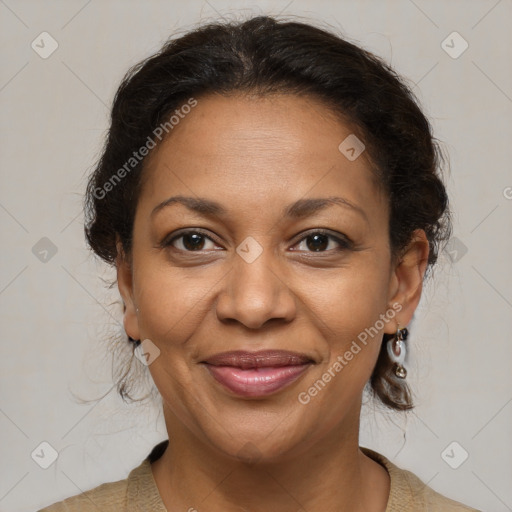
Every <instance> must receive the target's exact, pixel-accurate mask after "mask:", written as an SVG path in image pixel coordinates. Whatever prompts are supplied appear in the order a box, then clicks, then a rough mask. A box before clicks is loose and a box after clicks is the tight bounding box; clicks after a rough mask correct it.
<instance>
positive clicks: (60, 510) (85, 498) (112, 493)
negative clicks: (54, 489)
mask: <svg viewBox="0 0 512 512" xmlns="http://www.w3.org/2000/svg"><path fill="white" fill-rule="evenodd" d="M127 488H128V479H126V480H119V481H118V482H109V483H106V484H102V485H100V486H98V487H95V488H94V489H91V490H89V491H86V492H83V493H80V494H77V495H75V496H71V497H70V498H67V499H65V500H63V501H59V502H58V503H54V504H53V505H50V506H49V507H46V508H43V509H42V510H40V511H39V512H74V511H77V512H78V511H83V512H89V511H91V512H92V511H95V512H97V511H98V510H102V511H105V512H109V511H114V510H116V511H118V510H125V508H126V490H127Z"/></svg>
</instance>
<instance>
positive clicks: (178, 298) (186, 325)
mask: <svg viewBox="0 0 512 512" xmlns="http://www.w3.org/2000/svg"><path fill="white" fill-rule="evenodd" d="M140 267H141V268H140V270H139V272H138V273H137V275H136V282H137V300H138V307H139V315H140V318H139V327H140V330H141V335H142V336H145V337H146V338H150V339H154V340H156V341H158V343H159V344H164V345H166V346H167V345H176V344H178V345H179V344H181V343H182V342H184V341H186V339H187V338H188V337H189V336H190V335H191V334H192V332H193V331H194V329H195V328H196V327H197V326H198V325H200V323H201V321H202V320H203V318H204V315H205V314H206V312H207V311H208V309H209V307H211V306H209V304H208V301H209V293H208V290H209V289H210V288H212V287H213V286H214V284H215V283H216V282H217V281H218V280H219V279H220V278H221V276H222V273H221V272H220V269H218V268H217V269H215V268H214V267H210V268H209V269H204V270H203V271H202V272H198V270H197V269H183V268H175V267H174V268H173V267H172V266H170V265H165V264H163V265H162V264H161V263H160V262H159V261H149V260H148V261H147V264H146V265H144V264H142V265H140Z"/></svg>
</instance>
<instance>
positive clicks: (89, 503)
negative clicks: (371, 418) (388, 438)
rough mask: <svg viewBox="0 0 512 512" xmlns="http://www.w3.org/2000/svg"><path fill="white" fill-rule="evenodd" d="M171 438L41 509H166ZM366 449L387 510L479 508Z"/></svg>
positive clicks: (63, 511) (452, 511)
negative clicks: (120, 475)
mask: <svg viewBox="0 0 512 512" xmlns="http://www.w3.org/2000/svg"><path fill="white" fill-rule="evenodd" d="M168 443H169V441H168V440H167V441H163V442H161V443H159V444H157V445H156V446H155V447H154V448H153V450H152V452H151V453H150V454H149V455H148V456H147V457H146V459H144V460H143V461H142V463H141V464H140V465H139V466H137V467H136V468H134V469H133V470H132V471H131V472H130V474H129V475H128V478H126V479H125V480H120V481H118V482H110V483H106V484H102V485H100V486H99V487H95V488H94V489H92V490H90V491H87V492H84V493H83V494H78V495H76V496H72V497H71V498H68V499H66V500H64V501H59V502H58V503H55V504H54V505H51V506H49V507H47V508H44V509H42V510H40V511H39V512H98V510H101V512H121V511H126V512H136V511H137V512H143V511H144V512H149V511H151V512H167V510H166V508H165V506H164V504H163V502H162V499H161V497H160V494H159V493H158V488H157V486H156V482H155V480H154V478H153V472H152V471H151V463H152V462H154V461H155V460H157V459H158V458H159V457H160V456H161V455H162V454H163V452H164V451H165V449H166V447H167V444H168ZM361 450H362V451H363V453H365V454H366V455H367V456H368V457H370V458H372V459H373V460H375V461H376V462H378V463H379V464H381V465H382V466H384V467H385V468H386V470H387V471H388V473H389V476H390V479H391V488H390V493H389V500H388V504H387V506H386V512H422V511H424V512H427V511H428V512H437V511H442V512H462V511H473V512H478V511H477V510H476V509H474V508H470V507H466V506H465V505H462V504H461V503H458V502H456V501H453V500H450V499H448V498H445V497H443V496H441V495H440V494H438V493H437V492H435V491H434V490H432V489H431V488H430V487H428V486H427V485H425V484H424V483H423V482H422V481H421V480H420V479H419V478H418V477H417V476H416V475H414V474H413V473H411V472H410V471H406V470H403V469H400V468H398V467H397V466H395V465H394V464H393V463H392V462H390V461H389V460H388V459H387V458H386V457H384V456H383V455H381V454H380V453H377V452H374V451H373V450H370V449H369V448H363V447H361Z"/></svg>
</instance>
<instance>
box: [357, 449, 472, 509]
mask: <svg viewBox="0 0 512 512" xmlns="http://www.w3.org/2000/svg"><path fill="white" fill-rule="evenodd" d="M361 451H362V452H363V453H364V454H365V455H367V456H368V457H370V458H371V459H373V460H375V461H376V462H378V463H379V464H381V465H382V466H384V467H385V468H386V470H387V472H388V473H389V476H390V479H391V488H390V492H389V500H388V505H387V507H386V512H398V511H400V512H406V511H414V512H420V511H425V512H427V511H429V512H430V511H443V512H464V511H466V512H479V511H478V510H476V509H474V508H471V507H468V506H466V505H463V504H462V503H459V502H457V501H454V500H451V499H449V498H447V497H445V496H443V495H441V494H439V493H437V492H436V491H434V490H433V489H432V488H431V487H429V486H428V485H426V484H425V483H424V482H422V481H421V480H420V479H419V478H418V477H417V476H416V475H415V474H414V473H411V472H410V471H407V470H405V469H400V468H399V467H398V466H396V465H395V464H393V463H392V462H391V461H390V460H389V459H387V458H386V457H384V456H383V455H381V454H380V453H377V452H375V451H373V450H370V449H369V448H363V447H361Z"/></svg>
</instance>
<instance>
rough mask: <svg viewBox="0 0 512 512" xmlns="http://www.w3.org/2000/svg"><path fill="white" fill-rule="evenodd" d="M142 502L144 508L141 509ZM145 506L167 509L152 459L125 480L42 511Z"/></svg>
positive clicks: (111, 511) (109, 511)
mask: <svg viewBox="0 0 512 512" xmlns="http://www.w3.org/2000/svg"><path fill="white" fill-rule="evenodd" d="M141 505H142V506H143V508H140V506H141ZM144 506H147V507H149V509H148V510H152V511H164V512H165V508H164V506H163V503H162V501H161V498H160V495H159V493H158V489H157V487H156V483H155V480H154V478H153V473H152V471H151V460H150V459H149V458H147V459H145V460H144V461H142V463H141V464H140V465H139V466H137V467H136V468H134V469H132V471H131V472H130V474H129V475H128V478H126V479H125V480H119V481H117V482H109V483H105V484H102V485H100V486H98V487H95V488H94V489H91V490H90V491H86V492H83V493H80V494H77V495H75V496H71V497H70V498H67V499H65V500H63V501H59V502H58V503H54V504H53V505H50V506H49V507H46V508H43V509H42V510H40V511H39V512H98V510H101V512H122V511H126V512H130V511H132V510H133V511H135V510H143V509H144Z"/></svg>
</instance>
